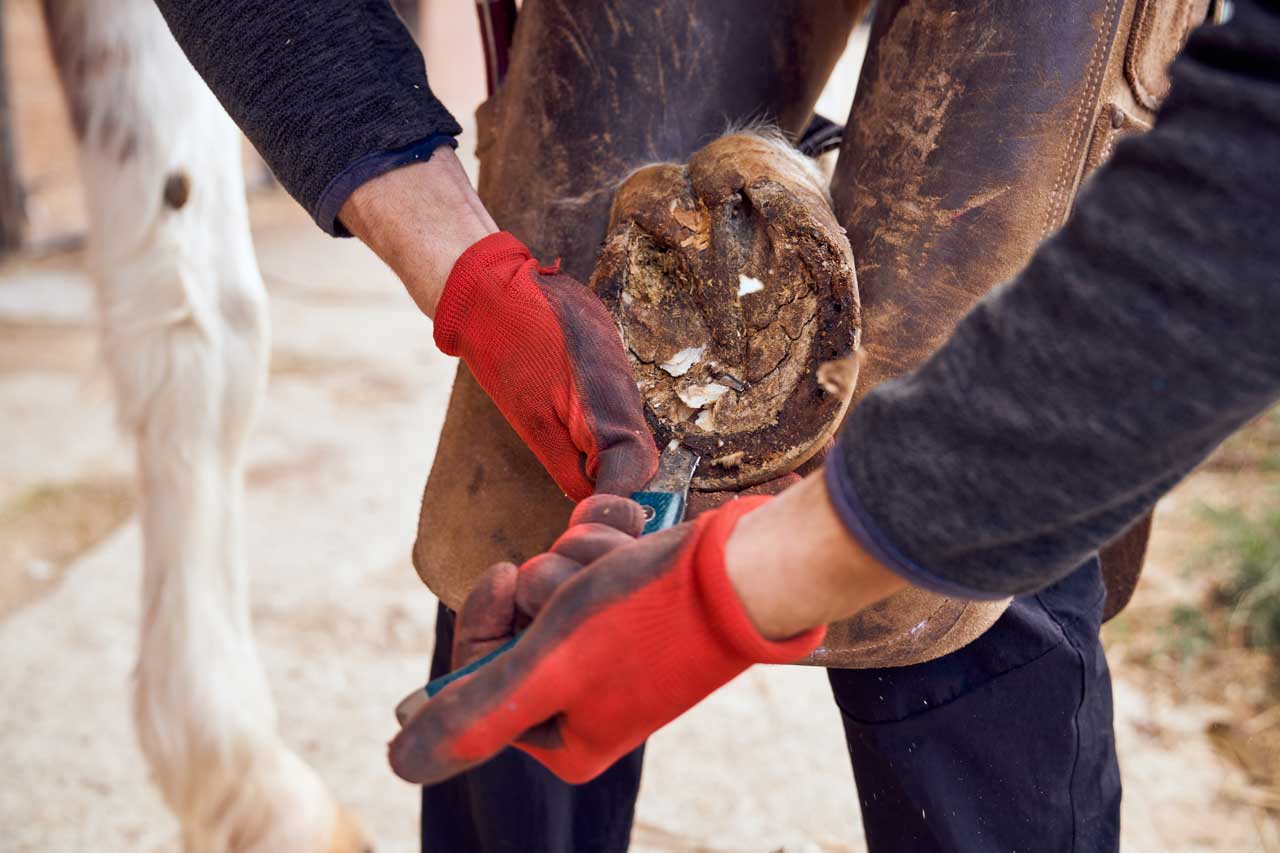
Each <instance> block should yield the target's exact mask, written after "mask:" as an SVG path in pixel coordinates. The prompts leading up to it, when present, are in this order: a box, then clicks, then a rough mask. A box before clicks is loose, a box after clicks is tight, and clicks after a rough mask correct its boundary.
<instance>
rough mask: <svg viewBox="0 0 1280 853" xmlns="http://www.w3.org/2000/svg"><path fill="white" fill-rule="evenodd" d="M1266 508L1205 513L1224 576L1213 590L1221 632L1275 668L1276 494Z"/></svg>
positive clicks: (1279, 594) (1279, 640)
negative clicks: (1222, 620) (1222, 617)
mask: <svg viewBox="0 0 1280 853" xmlns="http://www.w3.org/2000/svg"><path fill="white" fill-rule="evenodd" d="M1275 495H1276V498H1275V499H1273V500H1268V501H1267V502H1266V503H1267V506H1265V507H1264V508H1262V509H1261V510H1260V511H1258V512H1254V513H1249V512H1245V511H1242V510H1240V509H1237V508H1231V509H1206V510H1205V511H1204V512H1205V515H1206V517H1207V518H1208V520H1209V521H1210V522H1211V523H1212V524H1213V526H1214V527H1215V528H1216V534H1215V537H1214V541H1213V544H1212V545H1211V551H1212V553H1213V554H1215V555H1216V556H1218V557H1219V558H1220V559H1223V560H1224V561H1225V562H1226V565H1227V567H1228V571H1229V573H1230V574H1229V576H1228V577H1227V578H1226V580H1225V581H1223V582H1222V583H1221V584H1220V585H1219V587H1218V590H1217V598H1218V600H1219V602H1221V603H1222V604H1223V605H1224V606H1225V607H1226V609H1227V629H1228V633H1229V635H1231V636H1239V637H1242V638H1243V640H1244V642H1245V643H1247V644H1248V645H1250V646H1254V647H1256V648H1260V649H1264V650H1266V651H1267V652H1268V653H1269V654H1271V655H1272V657H1273V658H1275V659H1276V661H1277V662H1278V663H1280V492H1276V493H1275Z"/></svg>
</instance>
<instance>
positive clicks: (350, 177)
mask: <svg viewBox="0 0 1280 853" xmlns="http://www.w3.org/2000/svg"><path fill="white" fill-rule="evenodd" d="M441 145H449V146H452V147H453V148H457V147H458V140H457V139H455V138H454V137H453V135H452V134H449V133H437V134H435V135H434V136H428V137H427V138H426V139H420V140H418V141H417V142H414V143H412V144H410V145H406V146H405V147H403V148H397V149H395V150H394V151H374V152H373V153H371V154H366V155H364V156H363V157H361V158H360V159H359V160H356V161H355V162H354V163H352V164H351V165H350V166H348V167H347V168H345V169H343V170H342V171H341V172H339V173H338V174H337V175H334V177H333V180H331V181H329V184H328V185H327V186H326V187H325V188H324V192H322V193H320V198H319V199H318V200H317V201H316V209H315V210H314V211H312V214H311V215H312V217H313V218H314V219H315V221H316V224H318V225H319V226H320V227H321V228H323V229H324V230H325V232H326V233H328V234H332V235H333V236H334V237H350V236H351V232H350V231H348V230H347V227H346V226H345V225H343V224H342V223H341V222H339V221H338V211H339V210H341V209H342V205H344V204H346V203H347V199H348V198H350V197H351V194H352V193H353V192H355V191H356V188H357V187H359V186H361V185H362V184H364V183H367V182H368V181H371V180H373V179H374V178H376V177H378V176H379V175H384V174H386V173H387V172H390V171H391V170H392V169H398V168H400V167H401V166H407V165H409V164H410V163H416V162H418V161H420V160H428V159H430V157H431V154H432V153H433V152H434V151H435V150H436V149H437V148H439V147H440V146H441Z"/></svg>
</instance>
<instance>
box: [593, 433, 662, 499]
mask: <svg viewBox="0 0 1280 853" xmlns="http://www.w3.org/2000/svg"><path fill="white" fill-rule="evenodd" d="M592 462H593V463H594V467H595V472H594V473H595V480H596V489H595V493H596V494H597V495H599V494H608V495H622V496H623V497H626V496H628V495H630V494H631V493H632V492H638V491H640V490H641V489H642V488H644V485H645V483H647V482H649V479H650V478H651V477H653V474H654V472H655V471H657V470H658V448H656V447H654V445H653V439H652V438H650V436H649V433H648V431H647V430H646V431H644V432H643V433H642V434H638V435H637V434H632V433H630V432H627V433H624V434H622V435H621V436H619V437H618V439H617V440H616V441H613V442H612V443H610V444H609V445H608V446H606V447H605V448H604V449H603V450H601V451H600V452H599V453H597V454H596V456H595V459H593V460H592Z"/></svg>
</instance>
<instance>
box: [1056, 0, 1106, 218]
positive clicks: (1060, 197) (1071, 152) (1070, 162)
mask: <svg viewBox="0 0 1280 853" xmlns="http://www.w3.org/2000/svg"><path fill="white" fill-rule="evenodd" d="M1115 14H1116V0H1107V6H1106V13H1105V14H1104V15H1103V18H1102V26H1101V27H1100V28H1099V30H1098V39H1097V41H1096V42H1094V45H1093V52H1092V54H1091V56H1090V58H1089V70H1088V75H1087V77H1086V83H1085V90H1084V92H1083V93H1082V94H1081V96H1080V103H1079V105H1078V106H1077V107H1076V115H1075V119H1074V120H1073V121H1072V127H1071V135H1070V136H1069V137H1068V139H1069V140H1070V142H1069V143H1068V147H1067V152H1066V155H1065V156H1064V157H1063V160H1062V166H1061V167H1060V169H1059V170H1058V179H1057V180H1056V181H1054V184H1053V191H1052V192H1051V193H1050V194H1049V210H1048V211H1047V213H1046V216H1045V223H1044V229H1043V230H1042V231H1041V232H1040V241H1041V242H1043V241H1044V239H1045V237H1047V236H1049V232H1050V231H1052V230H1053V229H1054V228H1056V227H1057V225H1058V223H1059V221H1060V220H1061V218H1062V210H1063V209H1064V208H1065V203H1064V201H1065V198H1064V197H1065V196H1066V195H1068V189H1069V184H1070V178H1071V175H1072V174H1073V173H1074V172H1075V171H1077V170H1078V169H1079V160H1080V157H1079V150H1080V137H1081V135H1082V129H1083V128H1084V127H1087V126H1089V125H1090V124H1092V123H1091V122H1088V121H1086V119H1087V118H1088V114H1089V109H1088V107H1089V105H1090V104H1092V103H1094V102H1095V101H1096V100H1097V92H1098V90H1099V89H1100V88H1101V87H1102V76H1103V73H1104V72H1105V71H1106V67H1107V60H1108V59H1110V55H1111V51H1110V50H1105V49H1104V48H1105V47H1107V46H1109V45H1110V44H1111V42H1112V41H1114V39H1115V33H1114V29H1115Z"/></svg>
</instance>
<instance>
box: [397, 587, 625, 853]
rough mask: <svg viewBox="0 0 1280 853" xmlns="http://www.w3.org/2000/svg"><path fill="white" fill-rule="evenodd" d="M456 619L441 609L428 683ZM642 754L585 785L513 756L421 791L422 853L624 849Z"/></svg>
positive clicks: (443, 662) (610, 852)
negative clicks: (575, 783) (556, 775)
mask: <svg viewBox="0 0 1280 853" xmlns="http://www.w3.org/2000/svg"><path fill="white" fill-rule="evenodd" d="M453 620H454V614H453V612H452V611H450V610H448V609H446V608H445V607H444V606H443V605H441V606H440V608H439V611H438V612H437V614H436V649H435V653H434V654H433V656H432V659H431V677H432V678H436V677H438V676H440V675H444V674H445V673H447V672H448V671H449V650H450V649H451V648H452V647H453ZM643 758H644V747H641V748H640V749H637V750H636V751H635V752H633V753H631V754H630V755H628V756H627V757H626V758H624V759H622V760H621V761H619V762H618V763H617V764H615V765H614V766H613V767H611V768H610V769H609V770H608V771H606V772H605V773H604V775H602V776H600V777H599V778H598V779H595V780H593V781H592V782H589V783H588V784H586V785H569V784H567V783H565V782H561V781H560V780H559V779H558V778H556V777H555V776H553V775H552V774H551V773H550V771H548V770H547V769H546V768H544V767H543V766H542V765H541V764H539V763H538V762H536V761H534V760H533V759H532V758H530V757H529V756H528V755H526V754H525V753H523V752H521V751H520V750H518V749H506V750H503V751H502V752H500V753H499V754H498V755H497V756H495V757H494V758H493V759H492V760H491V761H489V762H487V763H485V764H482V765H481V766H479V767H477V768H475V769H473V770H470V771H468V772H466V773H463V774H462V775H460V776H456V777H454V778H453V779H450V780H448V781H447V782H442V783H440V784H438V785H431V786H429V787H426V788H423V789H422V850H423V851H424V853H451V851H462V850H465V851H468V853H498V851H511V853H541V851H549V853H550V852H551V851H554V853H561V851H563V853H614V851H623V850H626V849H627V844H628V841H629V839H630V837H631V819H632V816H633V814H634V812H635V801H636V794H637V793H638V792H639V789H640V765H641V762H642V760H643Z"/></svg>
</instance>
